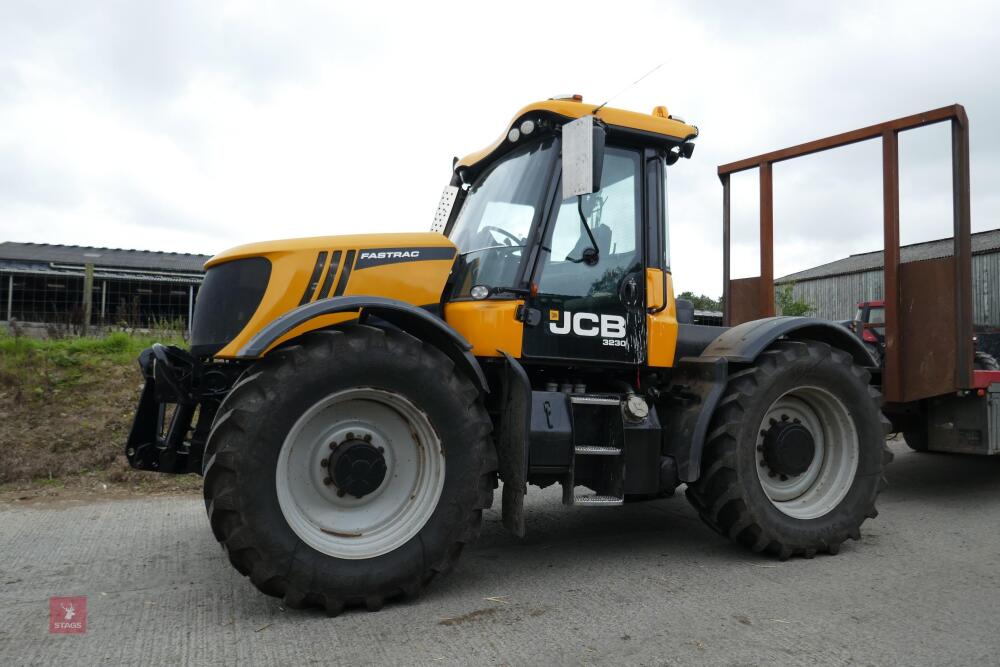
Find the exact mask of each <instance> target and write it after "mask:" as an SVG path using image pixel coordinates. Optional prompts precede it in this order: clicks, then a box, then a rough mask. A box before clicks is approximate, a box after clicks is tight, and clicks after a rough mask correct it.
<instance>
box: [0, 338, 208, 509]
mask: <svg viewBox="0 0 1000 667" xmlns="http://www.w3.org/2000/svg"><path fill="white" fill-rule="evenodd" d="M154 342H157V341H156V340H155V339H153V338H151V337H149V336H139V335H130V334H126V333H114V334H110V335H108V336H106V337H103V338H68V339H61V340H37V339H32V338H25V337H17V338H15V337H11V336H9V335H5V334H0V496H8V495H10V494H18V493H22V492H32V493H42V494H45V495H52V494H59V493H66V492H73V493H77V492H82V491H86V490H95V491H100V492H104V491H107V490H108V489H109V488H111V489H117V490H123V489H129V490H133V491H136V492H153V491H180V492H190V491H195V490H197V489H198V488H199V487H200V478H198V477H196V476H193V475H186V476H177V475H160V474H156V473H145V472H141V471H137V470H133V469H132V468H130V467H129V465H128V462H127V461H126V460H125V454H124V447H125V440H126V438H127V437H128V431H129V428H130V427H131V425H132V415H133V412H134V410H135V407H136V404H137V402H138V399H139V391H140V390H141V388H142V377H141V375H140V373H139V368H138V365H137V364H136V358H137V357H138V355H139V352H141V351H142V350H143V349H144V348H146V347H148V346H150V345H151V344H152V343H154ZM159 342H163V343H180V342H181V341H178V340H173V341H172V340H162V339H161V340H159Z"/></svg>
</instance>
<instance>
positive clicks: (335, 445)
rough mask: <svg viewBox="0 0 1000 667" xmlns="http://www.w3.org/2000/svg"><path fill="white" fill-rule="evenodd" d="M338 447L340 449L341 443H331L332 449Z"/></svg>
mask: <svg viewBox="0 0 1000 667" xmlns="http://www.w3.org/2000/svg"><path fill="white" fill-rule="evenodd" d="M337 447H340V443H339V442H331V443H330V449H336V448H337Z"/></svg>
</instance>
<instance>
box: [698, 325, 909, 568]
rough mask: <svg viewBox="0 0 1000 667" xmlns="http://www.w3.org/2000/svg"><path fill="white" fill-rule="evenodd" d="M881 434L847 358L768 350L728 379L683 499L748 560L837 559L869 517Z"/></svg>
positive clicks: (886, 456)
mask: <svg viewBox="0 0 1000 667" xmlns="http://www.w3.org/2000/svg"><path fill="white" fill-rule="evenodd" d="M888 430H889V423H888V421H887V420H886V419H885V418H884V417H883V416H882V413H881V408H880V395H879V393H878V391H877V390H875V389H874V388H873V387H871V386H870V385H869V373H868V371H867V370H865V369H864V368H862V367H861V366H859V365H857V364H856V363H855V362H854V360H853V358H852V357H851V355H849V354H848V353H846V352H844V351H843V350H839V349H837V348H831V347H830V346H829V345H827V344H825V343H820V342H812V341H809V342H797V341H781V342H778V343H775V344H773V345H772V346H771V347H770V348H768V349H767V350H765V351H764V352H763V353H762V354H761V355H760V356H759V357H758V359H757V360H756V361H755V362H754V363H753V364H752V365H751V366H749V367H746V368H743V369H741V370H738V371H737V372H735V373H733V374H732V375H731V376H730V377H729V381H728V385H727V388H726V393H725V394H724V396H723V398H722V400H721V401H720V404H719V407H718V408H717V410H716V413H715V414H714V415H713V418H712V423H711V426H710V428H709V433H708V436H707V440H706V443H705V449H704V452H703V454H702V462H701V470H702V472H701V476H700V478H699V479H698V481H697V482H695V483H693V484H691V485H689V486H688V491H687V496H688V499H689V500H690V501H691V503H692V505H694V507H695V509H696V510H697V511H698V513H699V515H700V516H701V518H702V519H703V520H704V521H705V523H707V524H708V525H709V526H710V527H711V528H713V529H714V530H716V531H717V532H719V533H720V534H722V535H724V536H727V537H729V538H730V539H732V540H733V541H735V542H737V543H739V544H742V545H744V546H746V547H748V548H750V549H752V550H753V551H755V552H767V553H770V554H773V555H775V556H778V557H780V558H782V559H786V558H789V557H791V556H804V557H807V558H811V557H813V556H814V555H815V554H816V553H818V552H827V553H831V554H833V553H837V552H838V551H839V550H840V546H841V544H842V543H843V542H844V541H845V540H847V539H848V538H851V539H859V538H860V528H861V524H862V523H864V521H865V520H866V519H869V518H874V517H875V516H876V515H877V511H876V509H875V499H876V497H877V496H878V494H879V492H880V491H881V490H882V489H883V488H885V485H886V481H885V476H884V468H885V466H886V465H887V464H888V463H889V461H891V460H892V454H891V453H890V452H889V450H888V448H887V447H886V445H885V435H886V433H887V432H888Z"/></svg>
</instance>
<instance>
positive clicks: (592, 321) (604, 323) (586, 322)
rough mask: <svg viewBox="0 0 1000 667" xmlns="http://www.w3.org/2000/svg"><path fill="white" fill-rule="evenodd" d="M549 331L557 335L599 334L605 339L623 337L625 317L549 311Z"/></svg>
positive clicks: (589, 335) (588, 335)
mask: <svg viewBox="0 0 1000 667" xmlns="http://www.w3.org/2000/svg"><path fill="white" fill-rule="evenodd" d="M549 331H551V332H552V333H554V334H558V335H565V334H569V333H572V334H575V335H577V336H587V337H592V336H600V337H601V338H605V339H616V340H617V339H622V338H625V318H624V317H622V316H621V315H608V314H606V313H602V314H600V315H598V314H596V313H585V312H579V313H567V312H562V313H560V312H559V311H558V310H550V311H549Z"/></svg>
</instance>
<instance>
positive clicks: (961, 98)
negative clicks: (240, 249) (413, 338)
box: [0, 0, 1000, 295]
mask: <svg viewBox="0 0 1000 667" xmlns="http://www.w3.org/2000/svg"><path fill="white" fill-rule="evenodd" d="M483 4H484V3H474V2H461V3H454V4H440V5H439V4H436V3H431V2H420V3H400V4H399V5H392V4H387V3H383V2H368V3H343V6H344V9H338V8H337V6H336V3H328V2H316V3H300V2H238V3H206V2H181V1H169V2H168V1H163V2H139V1H136V0H126V1H122V2H96V1H95V2H79V1H78V0H69V1H65V2H44V1H40V0H33V1H30V2H17V1H14V0H5V1H4V2H2V3H0V241H2V240H14V241H36V242H49V243H69V244H80V245H95V246H111V247H126V248H144V249H152V250H171V251H183V252H199V253H206V254H212V253H215V252H218V251H221V250H223V249H225V248H226V247H229V246H232V245H237V244H241V243H246V242H249V241H254V240H263V239H269V238H287V237H294V236H313V235H322V234H338V233H356V232H359V231H370V232H375V231H412V230H425V229H427V228H428V227H429V225H430V223H431V219H432V217H433V212H434V209H435V205H436V203H437V199H438V197H439V195H440V192H441V189H442V187H443V186H444V185H445V184H446V183H447V180H448V178H449V170H450V166H451V158H452V156H455V155H464V154H466V153H470V152H472V151H474V150H477V149H479V148H481V147H483V146H485V145H486V144H488V143H490V142H491V141H492V140H493V139H494V138H495V137H496V136H498V135H499V134H500V133H501V132H502V131H504V130H505V124H506V123H507V122H508V121H509V119H510V117H511V115H512V114H513V113H514V112H515V111H516V110H517V109H518V108H519V107H521V106H523V105H524V104H527V103H529V102H531V101H535V100H538V99H544V98H547V97H550V96H551V95H554V94H558V93H582V94H583V95H584V97H585V99H587V100H591V101H594V102H597V103H599V102H602V101H604V100H605V99H606V98H607V97H608V96H610V95H613V94H614V93H616V92H618V91H619V90H620V89H621V88H623V87H624V86H625V85H627V84H628V83H629V82H630V81H633V80H635V79H636V78H638V77H639V76H641V75H642V74H643V73H645V72H647V71H648V70H650V69H652V68H653V67H655V66H656V65H657V64H659V63H660V62H664V61H665V62H666V64H665V65H664V66H663V67H662V68H660V69H659V70H657V71H656V72H655V73H654V74H652V75H650V76H649V77H648V78H646V79H645V80H644V81H642V82H641V83H640V84H638V85H637V86H635V87H633V88H631V89H629V90H627V91H626V92H624V93H622V94H621V95H620V96H619V97H617V98H616V99H615V100H614V101H613V103H612V106H619V107H624V108H629V109H635V110H639V111H646V112H648V111H650V110H651V109H652V108H653V106H655V105H658V104H665V105H667V106H668V108H669V109H670V112H671V113H673V114H675V115H678V116H681V117H683V118H684V119H686V120H688V121H689V122H692V123H694V124H696V125H698V126H699V128H700V129H701V136H700V138H699V139H698V147H697V150H696V151H695V153H694V157H693V159H691V160H688V161H685V160H682V161H680V162H678V163H677V164H676V165H675V166H674V167H673V168H672V171H671V174H670V178H671V183H670V187H671V192H670V218H671V221H670V222H671V241H672V257H673V269H674V281H675V286H676V289H677V290H678V291H682V290H685V289H690V290H694V291H695V292H705V293H708V294H713V295H716V294H719V293H721V290H722V286H721V282H722V281H721V271H722V270H721V255H722V253H721V245H720V244H721V187H720V186H719V182H718V179H717V177H716V171H715V169H716V166H717V165H718V164H720V163H724V162H729V161H731V160H735V159H739V158H743V157H748V156H750V155H754V154H757V153H761V152H764V151H767V150H771V149H775V148H780V147H783V146H787V145H791V144H795V143H799V142H802V141H806V140H809V139H813V138H817V137H820V136H824V135H827V134H832V133H835V132H840V131H843V130H848V129H852V128H854V127H858V126H861V125H866V124H871V123H875V122H878V121H882V120H888V119H890V118H894V117H897V116H903V115H908V114H911V113H915V112H918V111H923V110H927V109H931V108H936V107H940V106H945V105H947V104H951V103H954V102H961V103H963V104H965V106H966V109H967V110H968V113H969V116H970V119H971V127H972V194H973V200H972V226H973V230H974V231H978V230H984V229H992V228H996V227H1000V127H998V122H1000V86H998V83H997V68H998V66H1000V27H998V22H997V18H998V15H997V12H996V9H995V5H994V6H993V7H991V3H989V2H982V3H964V2H954V1H953V2H949V3H947V4H941V3H937V2H936V3H917V2H912V1H911V2H899V3H890V2H871V1H870V0H869V1H866V2H837V3H811V2H808V3H807V2H792V1H789V2H755V3H745V2H732V3H705V2H696V1H694V0H692V1H691V2H657V3H641V2H627V1H624V0H620V1H619V2H615V3H607V2H600V3H589V2H579V1H578V2H573V3H551V5H550V6H545V5H544V4H543V3H541V2H537V1H536V2H530V3H518V2H510V1H508V2H504V3H494V4H495V8H492V9H491V8H485V7H484V6H482V5H483ZM948 142H949V133H948V129H947V127H945V126H937V127H934V128H930V129H922V130H917V131H914V132H911V133H909V134H907V135H904V136H903V138H902V139H901V148H900V153H901V161H902V167H901V172H902V173H901V188H902V237H903V241H904V242H913V241H921V240H928V239H932V238H940V237H943V236H948V235H950V229H951V204H950V196H951V195H950V188H951V185H950V158H949V149H948V146H949V143H948ZM880 156H881V152H880V147H879V145H878V144H877V143H869V144H862V145H857V146H854V147H851V148H848V149H841V150H840V151H839V152H837V153H836V154H824V155H821V156H816V157H812V158H808V159H806V160H800V161H796V162H795V163H784V164H780V165H777V166H776V167H775V220H776V230H775V240H776V251H775V254H776V267H775V271H776V275H783V274H786V273H790V272H792V271H796V270H800V269H803V268H808V267H810V266H813V265H816V264H819V263H823V262H826V261H831V260H833V259H837V258H839V257H843V256H846V255H848V254H851V253H855V252H862V251H866V250H871V249H878V248H881V247H882V240H881V203H880V201H881V176H880V173H881V172H880ZM756 188H757V180H756V175H755V174H752V173H750V174H746V175H742V176H738V177H736V178H735V180H734V195H733V196H734V200H733V201H734V226H735V229H734V241H736V242H737V243H736V245H735V246H734V277H740V276H748V275H756V274H757V271H758V267H759V264H758V260H757V257H758V249H757V234H756V224H757V210H756V208H757V190H756Z"/></svg>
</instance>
